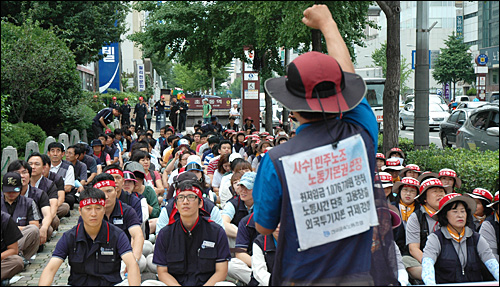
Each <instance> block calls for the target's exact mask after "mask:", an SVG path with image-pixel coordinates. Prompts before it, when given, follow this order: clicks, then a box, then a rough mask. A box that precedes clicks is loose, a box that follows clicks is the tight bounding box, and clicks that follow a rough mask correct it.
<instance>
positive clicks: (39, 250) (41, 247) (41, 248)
mask: <svg viewBox="0 0 500 287" xmlns="http://www.w3.org/2000/svg"><path fill="white" fill-rule="evenodd" d="M43 248H45V244H42V245H40V246H39V247H38V251H37V252H36V253H40V252H43Z"/></svg>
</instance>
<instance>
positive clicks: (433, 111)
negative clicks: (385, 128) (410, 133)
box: [399, 102, 450, 130]
mask: <svg viewBox="0 0 500 287" xmlns="http://www.w3.org/2000/svg"><path fill="white" fill-rule="evenodd" d="M414 105H415V104H414V102H410V103H408V104H406V105H405V107H404V108H403V109H401V111H399V128H400V129H402V130H404V129H406V127H413V126H414V124H415V106H414ZM449 115H450V113H449V112H448V111H447V110H445V109H443V107H441V105H439V104H436V103H430V104H429V130H432V129H438V128H439V125H440V124H441V123H442V122H443V121H444V120H446V119H447V118H448V116H449Z"/></svg>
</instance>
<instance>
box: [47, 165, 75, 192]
mask: <svg viewBox="0 0 500 287" xmlns="http://www.w3.org/2000/svg"><path fill="white" fill-rule="evenodd" d="M61 164H62V161H61V162H60V163H59V164H58V165H57V166H53V165H52V163H51V165H50V171H52V172H54V173H57V172H58V171H59V168H60V167H61ZM64 185H71V186H75V170H74V169H73V166H72V165H69V166H68V171H67V172H66V176H65V177H64Z"/></svg>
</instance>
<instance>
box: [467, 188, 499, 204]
mask: <svg viewBox="0 0 500 287" xmlns="http://www.w3.org/2000/svg"><path fill="white" fill-rule="evenodd" d="M469 196H470V197H472V198H477V199H482V200H486V202H488V204H490V203H491V202H492V201H493V195H492V194H491V192H489V191H487V190H486V189H484V188H480V187H478V188H474V190H473V191H472V193H471V194H469Z"/></svg>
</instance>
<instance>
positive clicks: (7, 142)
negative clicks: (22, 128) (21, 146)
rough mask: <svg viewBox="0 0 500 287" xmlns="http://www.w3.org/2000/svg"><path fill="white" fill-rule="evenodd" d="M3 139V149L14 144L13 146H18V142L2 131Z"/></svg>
mask: <svg viewBox="0 0 500 287" xmlns="http://www.w3.org/2000/svg"><path fill="white" fill-rule="evenodd" d="M11 130H12V127H11ZM1 140H2V149H4V148H6V147H8V146H12V147H14V146H16V142H15V141H14V140H13V139H12V138H10V137H9V136H7V134H6V133H3V132H2V138H1Z"/></svg>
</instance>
